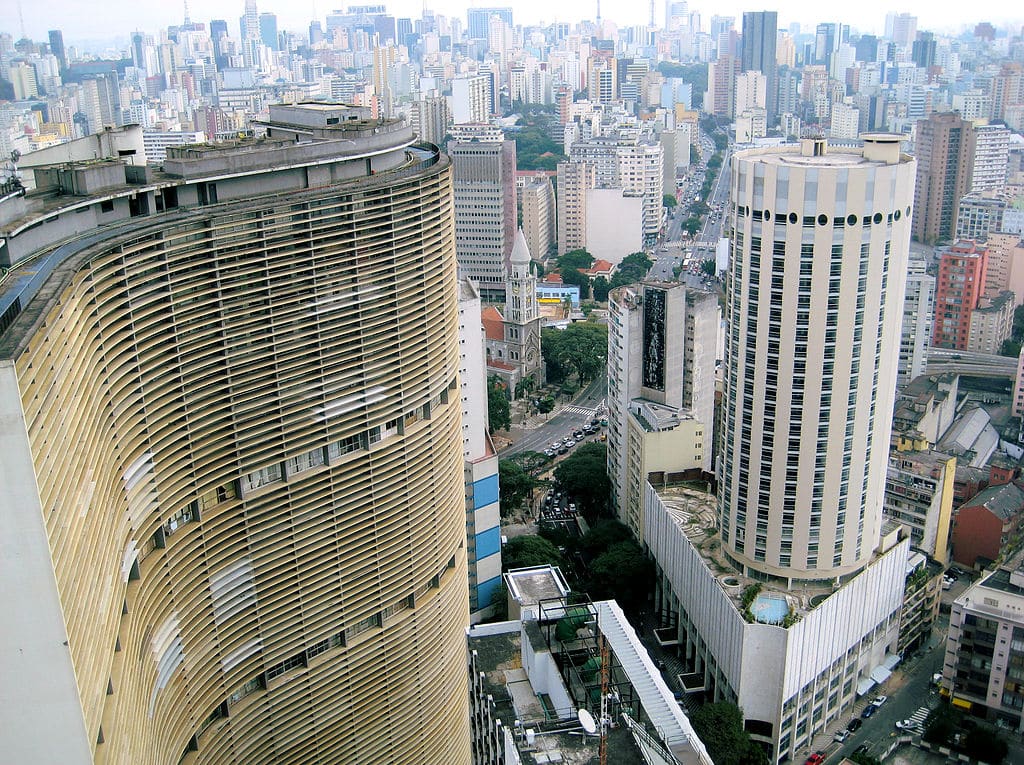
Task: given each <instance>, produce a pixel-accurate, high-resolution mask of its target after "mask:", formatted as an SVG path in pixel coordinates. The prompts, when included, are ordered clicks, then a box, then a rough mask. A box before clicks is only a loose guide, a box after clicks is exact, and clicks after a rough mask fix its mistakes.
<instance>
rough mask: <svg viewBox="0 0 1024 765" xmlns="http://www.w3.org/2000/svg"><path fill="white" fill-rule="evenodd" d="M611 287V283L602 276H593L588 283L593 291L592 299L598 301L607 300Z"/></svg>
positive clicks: (603, 301)
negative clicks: (592, 279)
mask: <svg viewBox="0 0 1024 765" xmlns="http://www.w3.org/2000/svg"><path fill="white" fill-rule="evenodd" d="M611 288H612V285H611V284H609V282H608V280H607V279H605V278H604V277H603V276H595V277H594V281H592V282H591V283H590V289H591V291H592V292H593V293H594V300H596V301H597V302H598V303H605V302H607V301H608V293H609V291H611Z"/></svg>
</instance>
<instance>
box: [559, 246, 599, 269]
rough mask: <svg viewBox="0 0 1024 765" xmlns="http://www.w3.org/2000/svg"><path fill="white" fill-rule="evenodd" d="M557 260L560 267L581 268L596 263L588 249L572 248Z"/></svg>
mask: <svg viewBox="0 0 1024 765" xmlns="http://www.w3.org/2000/svg"><path fill="white" fill-rule="evenodd" d="M556 262H557V263H558V267H559V268H575V269H576V270H580V269H583V268H590V267H591V266H592V265H594V256H593V255H591V254H590V253H589V252H587V251H586V250H570V251H569V252H567V253H565V255H562V256H561V257H560V258H559V259H558V260H557V261H556Z"/></svg>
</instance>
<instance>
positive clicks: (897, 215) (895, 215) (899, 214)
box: [892, 210, 903, 220]
mask: <svg viewBox="0 0 1024 765" xmlns="http://www.w3.org/2000/svg"><path fill="white" fill-rule="evenodd" d="M902 217H903V212H902V211H900V210H897V211H896V212H894V213H893V214H892V219H893V220H899V219H900V218H902Z"/></svg>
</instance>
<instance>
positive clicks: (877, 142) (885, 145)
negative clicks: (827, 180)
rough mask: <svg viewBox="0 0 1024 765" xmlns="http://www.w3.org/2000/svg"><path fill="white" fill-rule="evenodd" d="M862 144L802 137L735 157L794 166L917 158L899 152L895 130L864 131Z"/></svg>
mask: <svg viewBox="0 0 1024 765" xmlns="http://www.w3.org/2000/svg"><path fill="white" fill-rule="evenodd" d="M860 139H861V143H862V144H863V145H862V146H859V147H855V146H848V145H842V146H836V145H830V144H829V142H828V140H827V139H826V138H802V139H800V141H799V142H797V143H787V144H782V145H781V146H770V147H763V148H753V149H744V150H742V151H738V152H736V154H735V155H734V157H735V158H736V159H746V160H749V161H756V162H764V163H766V164H778V165H789V166H795V167H836V168H838V167H855V166H863V165H870V166H875V167H880V166H884V165H895V164H906V163H909V162H912V161H913V160H914V158H913V157H911V156H910V155H909V154H904V153H902V152H901V151H900V142H901V141H902V137H901V136H899V135H896V134H893V133H862V134H861V136H860Z"/></svg>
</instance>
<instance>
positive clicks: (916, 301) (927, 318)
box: [897, 258, 935, 388]
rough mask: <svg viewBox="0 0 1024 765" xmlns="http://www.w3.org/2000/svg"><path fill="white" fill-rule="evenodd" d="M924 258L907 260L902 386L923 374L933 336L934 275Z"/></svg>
mask: <svg viewBox="0 0 1024 765" xmlns="http://www.w3.org/2000/svg"><path fill="white" fill-rule="evenodd" d="M926 266H927V263H926V262H925V261H924V259H922V258H911V260H910V261H909V262H908V263H907V289H906V293H905V297H904V300H903V329H902V331H901V333H900V363H899V374H898V377H897V385H899V387H901V388H902V387H903V386H904V385H906V384H907V383H908V382H910V381H911V380H913V379H914V378H915V377H920V376H921V375H923V374H924V370H925V366H927V364H928V347H929V346H930V345H931V339H932V320H933V318H934V316H933V312H934V310H935V277H934V276H932V275H931V274H929V273H927V272H926V270H925V268H926Z"/></svg>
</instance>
